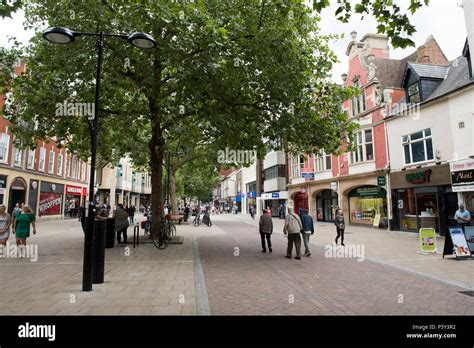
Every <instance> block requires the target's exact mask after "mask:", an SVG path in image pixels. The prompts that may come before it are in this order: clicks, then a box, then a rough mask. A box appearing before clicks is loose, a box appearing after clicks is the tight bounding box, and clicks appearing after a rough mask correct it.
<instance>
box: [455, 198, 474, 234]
mask: <svg viewBox="0 0 474 348" xmlns="http://www.w3.org/2000/svg"><path fill="white" fill-rule="evenodd" d="M454 218H455V219H456V221H457V223H458V227H461V228H462V229H463V231H464V226H469V223H470V222H471V214H470V213H469V212H468V211H467V210H466V209H465V207H464V203H460V204H459V210H457V211H456V213H455V214H454Z"/></svg>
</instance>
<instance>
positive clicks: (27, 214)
mask: <svg viewBox="0 0 474 348" xmlns="http://www.w3.org/2000/svg"><path fill="white" fill-rule="evenodd" d="M35 221H36V217H35V215H34V214H33V212H32V211H31V209H30V207H29V206H27V205H24V206H23V207H22V210H21V212H20V213H18V214H17V215H16V216H15V224H14V226H13V233H14V234H15V235H16V245H17V246H20V248H21V249H24V250H25V252H26V249H25V247H26V239H27V238H28V237H29V236H30V224H31V225H32V226H33V234H36V225H35ZM21 249H20V257H22V251H21Z"/></svg>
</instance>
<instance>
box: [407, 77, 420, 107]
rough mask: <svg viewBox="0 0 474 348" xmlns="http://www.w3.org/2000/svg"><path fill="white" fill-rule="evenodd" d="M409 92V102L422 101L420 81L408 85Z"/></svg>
mask: <svg viewBox="0 0 474 348" xmlns="http://www.w3.org/2000/svg"><path fill="white" fill-rule="evenodd" d="M407 94H408V98H407V99H408V102H409V103H419V102H420V87H419V85H418V82H415V83H414V84H412V85H410V86H408V90H407Z"/></svg>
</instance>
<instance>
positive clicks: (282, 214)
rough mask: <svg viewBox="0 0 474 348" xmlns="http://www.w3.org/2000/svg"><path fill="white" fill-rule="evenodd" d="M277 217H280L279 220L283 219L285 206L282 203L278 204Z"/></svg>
mask: <svg viewBox="0 0 474 348" xmlns="http://www.w3.org/2000/svg"><path fill="white" fill-rule="evenodd" d="M278 215H279V216H280V219H284V218H285V205H284V204H283V203H282V204H280V207H279V208H278Z"/></svg>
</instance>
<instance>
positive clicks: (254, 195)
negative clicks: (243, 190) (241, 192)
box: [247, 191, 257, 198]
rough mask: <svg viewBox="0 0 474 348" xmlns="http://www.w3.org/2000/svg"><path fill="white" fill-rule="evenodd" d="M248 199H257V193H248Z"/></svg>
mask: <svg viewBox="0 0 474 348" xmlns="http://www.w3.org/2000/svg"><path fill="white" fill-rule="evenodd" d="M247 197H248V198H255V197H257V193H256V192H255V191H251V192H247Z"/></svg>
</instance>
